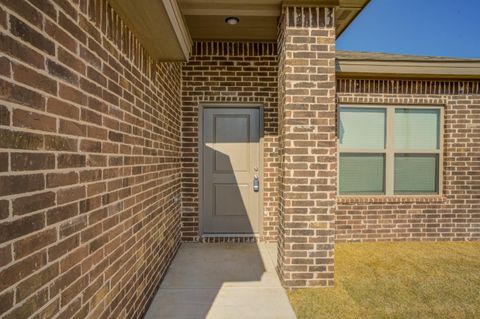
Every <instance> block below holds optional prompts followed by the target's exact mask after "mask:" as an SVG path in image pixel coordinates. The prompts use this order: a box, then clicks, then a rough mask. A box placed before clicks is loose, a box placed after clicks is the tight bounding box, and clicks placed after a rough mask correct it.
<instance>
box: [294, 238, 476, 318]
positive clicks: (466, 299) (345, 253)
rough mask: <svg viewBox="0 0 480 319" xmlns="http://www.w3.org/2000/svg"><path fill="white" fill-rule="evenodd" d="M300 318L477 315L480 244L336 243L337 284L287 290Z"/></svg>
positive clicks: (456, 316) (449, 316) (451, 316)
mask: <svg viewBox="0 0 480 319" xmlns="http://www.w3.org/2000/svg"><path fill="white" fill-rule="evenodd" d="M289 298H290V301H291V303H292V305H293V308H294V309H295V312H296V313H297V316H298V319H304V318H315V319H321V318H328V319H336V318H342V319H350V318H362V319H366V318H405V319H413V318H422V319H423V318H442V319H443V318H449V319H450V318H480V242H462V243H450V242H448V243H431V242H402V243H361V244H360V243H351V244H337V245H336V246H335V288H320V289H299V290H293V291H290V292H289Z"/></svg>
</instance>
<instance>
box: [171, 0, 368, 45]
mask: <svg viewBox="0 0 480 319" xmlns="http://www.w3.org/2000/svg"><path fill="white" fill-rule="evenodd" d="M368 1H369V0H317V1H310V2H311V3H312V2H314V3H318V4H319V5H324V6H335V7H336V8H337V12H336V27H337V28H336V30H337V35H339V34H341V33H342V31H343V30H344V29H345V28H346V27H347V26H348V24H349V23H350V22H351V21H352V20H353V19H354V18H355V16H356V15H357V14H358V13H359V12H360V11H361V10H362V9H363V8H364V7H365V5H366V4H367V3H368ZM308 2H309V1H297V0H283V1H282V0H179V6H180V9H181V11H182V13H183V15H184V17H185V20H186V23H187V25H188V29H189V31H190V34H191V36H192V38H193V39H194V40H276V38H277V21H278V17H279V16H280V13H281V8H282V4H286V3H299V4H304V3H308ZM230 16H234V17H238V18H239V19H240V23H238V24H237V25H234V26H232V25H228V24H226V23H225V19H226V18H227V17H230Z"/></svg>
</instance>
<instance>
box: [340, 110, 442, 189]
mask: <svg viewBox="0 0 480 319" xmlns="http://www.w3.org/2000/svg"><path fill="white" fill-rule="evenodd" d="M441 135H442V108H440V107H426V106H422V107H411V106H408V107H406V106H340V107H339V121H338V137H339V151H340V155H339V193H340V195H435V194H439V193H440V187H441V185H440V169H441V168H440V166H441V165H440V163H441V162H442V152H441V148H442V140H441Z"/></svg>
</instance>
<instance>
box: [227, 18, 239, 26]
mask: <svg viewBox="0 0 480 319" xmlns="http://www.w3.org/2000/svg"><path fill="white" fill-rule="evenodd" d="M239 22H240V19H239V18H237V17H228V18H226V19H225V23H226V24H229V25H236V24H238V23H239Z"/></svg>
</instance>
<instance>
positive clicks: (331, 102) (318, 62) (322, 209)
mask: <svg viewBox="0 0 480 319" xmlns="http://www.w3.org/2000/svg"><path fill="white" fill-rule="evenodd" d="M278 39H279V40H278V43H279V130H280V132H279V133H280V148H281V152H280V157H281V160H280V161H281V178H280V187H279V188H280V227H279V254H278V272H279V274H280V276H281V278H282V280H283V284H284V285H285V286H286V287H291V288H293V287H318V286H332V285H333V252H334V240H335V222H334V217H335V196H336V142H335V26H334V10H333V9H332V8H319V7H298V6H297V7H294V6H286V7H284V9H283V15H282V18H281V21H280V27H279V38H278Z"/></svg>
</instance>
